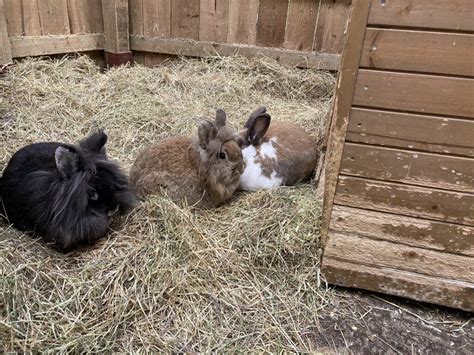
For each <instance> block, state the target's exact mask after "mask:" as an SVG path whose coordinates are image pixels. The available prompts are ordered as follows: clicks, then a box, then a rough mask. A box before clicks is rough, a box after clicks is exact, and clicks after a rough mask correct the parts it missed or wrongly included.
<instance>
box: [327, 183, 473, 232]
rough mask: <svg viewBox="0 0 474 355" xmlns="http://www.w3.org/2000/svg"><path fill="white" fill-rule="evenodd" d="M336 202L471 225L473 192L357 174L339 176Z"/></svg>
mask: <svg viewBox="0 0 474 355" xmlns="http://www.w3.org/2000/svg"><path fill="white" fill-rule="evenodd" d="M334 201H335V203H336V204H338V205H343V206H349V207H356V208H364V209H368V210H373V211H380V212H388V213H394V214H399V215H402V216H409V217H420V218H426V219H432V220H435V221H441V222H449V223H457V224H463V225H467V226H474V195H473V194H468V193H459V192H451V191H443V190H436V189H430V188H427V187H419V186H410V185H403V184H396V183H390V182H383V181H374V180H368V179H363V178H358V177H351V176H343V175H341V176H340V177H339V179H338V184H337V190H336V197H335V200H334Z"/></svg>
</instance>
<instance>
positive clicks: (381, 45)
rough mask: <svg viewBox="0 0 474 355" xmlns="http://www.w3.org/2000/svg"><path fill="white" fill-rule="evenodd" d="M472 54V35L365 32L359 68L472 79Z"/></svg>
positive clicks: (473, 58)
mask: <svg viewBox="0 0 474 355" xmlns="http://www.w3.org/2000/svg"><path fill="white" fill-rule="evenodd" d="M473 21H474V18H473ZM472 53H474V35H473V34H462V33H443V32H425V31H406V30H392V29H373V28H369V29H367V32H366V36H365V40H364V49H363V52H362V58H361V62H360V65H361V67H368V68H376V69H391V70H401V71H417V72H427V73H438V74H453V75H464V76H474V56H473V55H472Z"/></svg>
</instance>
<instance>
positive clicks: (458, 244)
mask: <svg viewBox="0 0 474 355" xmlns="http://www.w3.org/2000/svg"><path fill="white" fill-rule="evenodd" d="M330 230H333V231H335V232H343V233H344V234H352V235H354V234H359V235H362V236H367V237H372V238H375V239H383V240H387V241H391V242H394V243H400V244H406V245H411V246H414V247H420V248H425V249H432V250H439V251H444V252H449V253H455V254H462V255H467V256H474V228H473V227H468V226H461V225H457V224H450V223H444V222H437V221H430V220H427V219H421V218H412V217H406V216H399V215H396V214H389V213H383V212H377V211H366V210H362V209H359V208H351V207H346V206H337V205H336V206H334V208H333V215H332V218H331V226H330Z"/></svg>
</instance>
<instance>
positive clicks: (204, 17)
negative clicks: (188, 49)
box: [199, 0, 229, 43]
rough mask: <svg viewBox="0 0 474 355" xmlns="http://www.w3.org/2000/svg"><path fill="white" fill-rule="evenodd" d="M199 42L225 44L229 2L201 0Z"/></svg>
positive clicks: (224, 0)
mask: <svg viewBox="0 0 474 355" xmlns="http://www.w3.org/2000/svg"><path fill="white" fill-rule="evenodd" d="M200 14H201V21H200V22H199V40H201V41H210V42H219V43H225V42H226V40H227V23H228V18H229V0H201V10H200Z"/></svg>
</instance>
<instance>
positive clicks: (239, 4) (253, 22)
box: [227, 0, 258, 44]
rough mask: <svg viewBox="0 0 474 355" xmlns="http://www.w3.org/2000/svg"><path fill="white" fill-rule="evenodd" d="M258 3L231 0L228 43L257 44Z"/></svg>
mask: <svg viewBox="0 0 474 355" xmlns="http://www.w3.org/2000/svg"><path fill="white" fill-rule="evenodd" d="M257 14H258V1H255V0H229V22H228V32H227V42H228V43H244V44H255V41H256V35H257Z"/></svg>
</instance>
